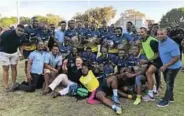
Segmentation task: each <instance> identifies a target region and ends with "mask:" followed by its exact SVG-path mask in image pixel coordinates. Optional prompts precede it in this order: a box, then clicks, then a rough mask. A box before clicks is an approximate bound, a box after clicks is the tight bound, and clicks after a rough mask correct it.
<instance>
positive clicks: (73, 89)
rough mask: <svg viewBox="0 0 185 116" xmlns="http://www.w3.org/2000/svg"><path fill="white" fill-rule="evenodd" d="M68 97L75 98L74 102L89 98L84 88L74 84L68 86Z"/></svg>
mask: <svg viewBox="0 0 185 116" xmlns="http://www.w3.org/2000/svg"><path fill="white" fill-rule="evenodd" d="M68 94H69V95H70V96H74V97H76V99H77V100H76V101H78V100H83V99H86V98H87V97H88V96H89V91H88V90H87V89H86V88H83V87H80V86H78V85H77V84H76V83H75V84H72V85H70V86H69V93H68Z"/></svg>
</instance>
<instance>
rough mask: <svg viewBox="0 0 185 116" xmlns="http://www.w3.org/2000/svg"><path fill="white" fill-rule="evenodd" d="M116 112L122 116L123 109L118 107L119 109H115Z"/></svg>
mask: <svg viewBox="0 0 185 116" xmlns="http://www.w3.org/2000/svg"><path fill="white" fill-rule="evenodd" d="M115 112H116V114H118V115H121V114H122V109H121V108H120V107H118V108H116V109H115Z"/></svg>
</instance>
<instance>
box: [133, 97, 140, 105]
mask: <svg viewBox="0 0 185 116" xmlns="http://www.w3.org/2000/svg"><path fill="white" fill-rule="evenodd" d="M140 103H141V97H137V98H136V100H135V101H134V105H138V104H140Z"/></svg>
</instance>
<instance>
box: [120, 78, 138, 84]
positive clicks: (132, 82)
mask: <svg viewBox="0 0 185 116" xmlns="http://www.w3.org/2000/svg"><path fill="white" fill-rule="evenodd" d="M122 85H123V86H133V85H135V78H127V79H126V80H124V81H123V83H122Z"/></svg>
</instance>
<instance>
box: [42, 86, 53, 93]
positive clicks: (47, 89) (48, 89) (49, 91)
mask: <svg viewBox="0 0 185 116" xmlns="http://www.w3.org/2000/svg"><path fill="white" fill-rule="evenodd" d="M51 92H52V90H51V89H50V88H49V87H48V88H46V89H45V90H44V92H43V93H42V95H47V94H49V93H51Z"/></svg>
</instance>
